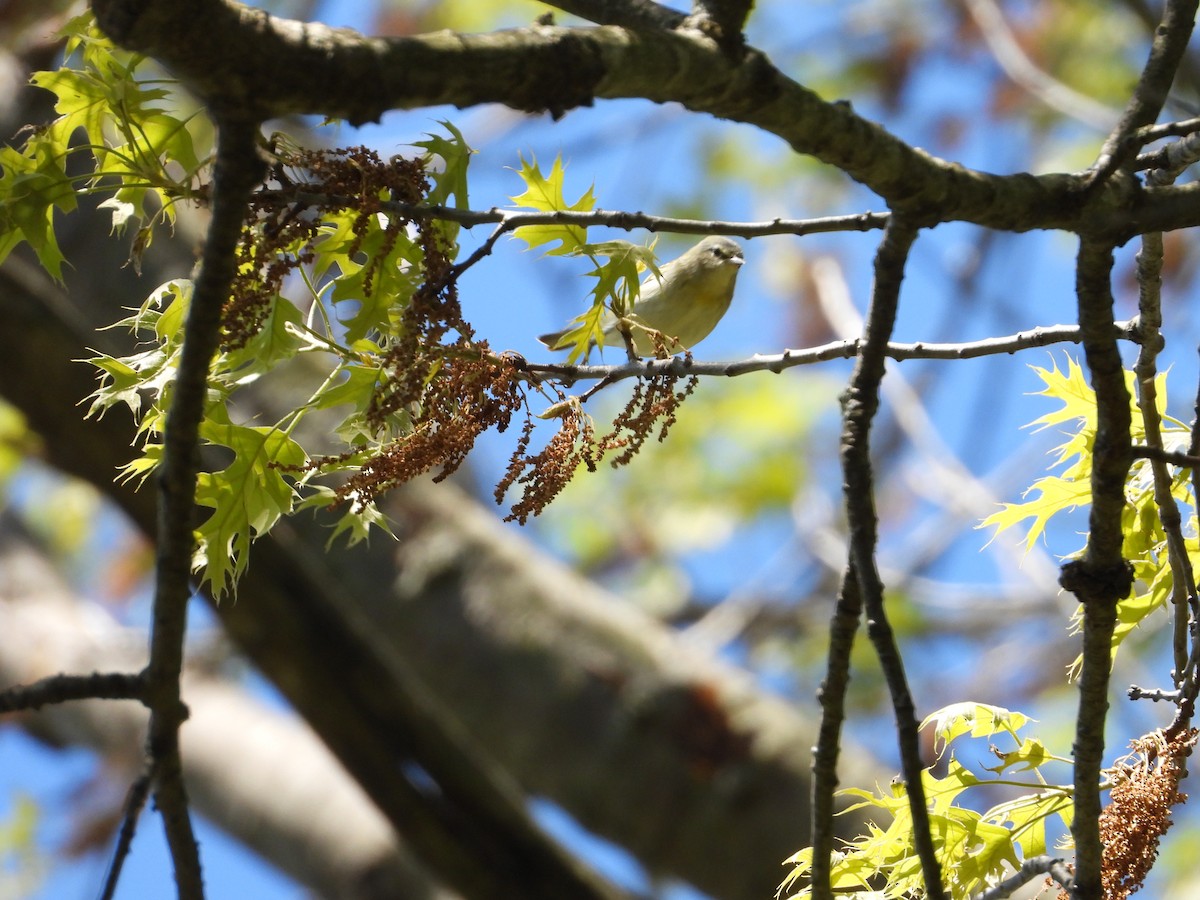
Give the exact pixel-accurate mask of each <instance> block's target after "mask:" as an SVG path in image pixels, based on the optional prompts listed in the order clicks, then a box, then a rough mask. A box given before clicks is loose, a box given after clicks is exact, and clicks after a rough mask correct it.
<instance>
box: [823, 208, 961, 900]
mask: <svg viewBox="0 0 1200 900" xmlns="http://www.w3.org/2000/svg"><path fill="white" fill-rule="evenodd" d="M916 236H917V229H916V227H915V226H913V225H912V224H910V223H908V222H907V221H906V220H904V219H903V218H901V217H899V216H897V217H893V218H892V220H891V221H890V222H888V227H887V229H886V230H885V231H884V233H883V241H882V242H881V243H880V245H879V249H878V250H877V251H876V255H875V283H874V285H873V287H872V290H871V305H870V309H869V311H868V313H867V321H866V330H865V334H864V339H863V345H862V349H861V352H860V353H859V356H858V363H857V364H856V365H855V368H854V374H853V375H852V376H851V378H850V384H849V386H848V387H847V389H846V392H845V394H843V396H842V416H843V426H842V443H841V457H842V478H843V495H844V497H845V507H846V519H847V525H848V527H849V531H850V565H851V566H852V567H853V569H854V575H855V581H856V583H857V586H858V590H859V591H860V592H861V596H862V604H863V607H864V608H865V610H866V615H867V636H868V637H869V638H870V639H871V643H872V644H874V646H875V653H876V655H877V656H878V658H879V663H880V666H881V668H882V669H883V672H884V677H885V679H886V681H887V684H888V689H889V691H890V693H891V697H892V711H893V713H894V715H895V718H896V732H897V741H898V744H899V749H900V759H901V771H902V774H903V778H904V784H905V788H906V789H907V792H908V805H909V811H910V813H911V815H912V819H913V826H912V827H913V835H912V839H913V844H914V846H915V848H916V853H917V856H918V858H919V859H920V861H921V870H922V873H923V874H924V880H925V891H926V894H927V895H928V896H929V897H931V898H933V900H941V898H942V897H944V896H945V891H944V888H943V886H942V875H941V866H940V864H939V863H938V859H937V853H936V851H935V848H934V844H933V835H932V832H931V830H930V823H929V808H928V806H927V805H926V802H925V787H924V784H923V782H922V773H923V769H924V766H923V764H922V762H921V748H920V740H919V734H918V722H917V718H916V710H915V707H914V704H913V699H912V694H911V693H910V691H909V689H908V679H907V677H906V676H905V674H904V662H903V660H902V658H901V656H900V652H899V649H898V647H897V645H896V637H895V634H894V632H893V631H892V628H891V625H890V623H889V622H888V618H887V611H886V609H885V607H884V601H883V583H882V581H881V580H880V578H879V570H878V569H877V567H876V564H875V549H876V545H877V543H878V520H877V517H876V513H875V485H874V476H873V474H872V470H871V443H870V438H871V425H872V421H873V419H874V417H875V413H876V412H877V410H878V408H879V386H880V383H881V382H882V381H883V375H884V360H885V358H886V350H887V344H888V341H889V339H890V337H891V334H892V330H893V328H894V327H895V323H896V313H897V310H898V308H899V300H900V285H901V282H902V281H903V278H904V271H905V266H906V262H907V260H908V253H909V250H910V249H911V248H912V244H913V241H914V240H916ZM819 890H820V891H821V893H820V894H819V895H818V896H820V897H822V898H826V897H829V896H830V891H831V888H830V887H829V885H828V884H823V885H821V886H820V888H819Z"/></svg>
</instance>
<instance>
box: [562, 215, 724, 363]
mask: <svg viewBox="0 0 1200 900" xmlns="http://www.w3.org/2000/svg"><path fill="white" fill-rule="evenodd" d="M744 262H745V257H744V256H743V255H742V248H741V247H740V246H739V245H738V243H737V242H736V241H733V240H731V239H729V238H727V237H723V236H720V235H712V236H710V237H706V238H705V239H704V240H702V241H701V242H700V243H698V244H696V246H694V247H692V249H691V250H688V251H687V252H686V253H684V254H683V255H682V256H680V257H678V258H677V259H675V260H672V261H671V262H669V263H667V264H666V265H664V266H663V267H662V268H661V269H660V270H659V271H660V272H661V273H662V277H661V278H658V277H655V276H654V275H651V276H650V277H649V278H647V279H646V280H645V281H643V282H642V285H641V289H640V291H639V293H638V299H637V302H636V303H634V305H633V309H632V311H631V312H630V315H629V316H627V317H626V318H627V320H628V322H629V332H630V336H631V337H632V338H633V344H634V350H635V351H636V353H637V355H638V356H654V349H655V348H654V340H653V338H652V336H651V335H650V334H649V333H648V331H647V329H651V330H653V331H657V332H661V333H662V335H663V336H664V338H665V339H666V340H665V343H666V349H667V351H668V352H671V353H674V352H678V351H680V350H683V349H689V350H690V349H691V348H692V347H694V346H696V344H698V343H699V342H700V341H702V340H704V338H706V337H708V335H709V334H710V333H711V332H712V330H713V328H715V327H716V325H717V323H718V322H719V321H721V317H722V316H724V315H725V312H726V310H728V309H729V304H730V302H731V301H732V300H733V288H734V283H735V282H736V281H737V274H738V270H739V269H740V268H741V266H742V264H743V263H744ZM573 327H576V326H572V327H568V328H566V329H564V330H562V331H556V332H553V333H552V334H543V335H542V336H540V337H539V338H538V340H539V341H541V342H542V343H543V344H545V345H546V346H547V347H549V348H550V349H551V350H562V349H565V348H567V347H570V346H573V342H569V341H566V340H564V338H565V336H566V335H567V334H568V332H570V331H571V330H572V329H573ZM600 327H601V329H602V331H603V340H602V342H601V345H602V346H604V347H609V346H615V347H624V346H625V340H624V338H622V337H621V332H620V330H619V329H618V328H617V317H616V316H615V315H613V313H612V311H611V310H605V312H604V315H603V316H602V317H601V319H600ZM672 338H674V339H675V341H674V342H673V341H672ZM676 342H677V343H676Z"/></svg>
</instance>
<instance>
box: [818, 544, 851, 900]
mask: <svg viewBox="0 0 1200 900" xmlns="http://www.w3.org/2000/svg"><path fill="white" fill-rule="evenodd" d="M855 571H856V570H855V568H854V566H853V565H848V566H847V567H846V572H845V574H844V575H843V577H842V589H841V591H839V593H838V598H837V603H836V605H835V606H834V610H833V617H832V619H831V620H830V623H829V653H828V656H827V661H826V664H825V677H824V678H823V679H822V680H821V687H820V688H819V689H818V690H817V700H818V701H819V702H820V704H821V727H820V731H819V732H818V735H817V745H816V748H815V749H814V750H813V766H812V768H813V791H812V795H813V800H812V816H811V818H812V822H811V824H810V826H809V828H810V830H811V832H812V873H811V885H812V890H813V895H814V896H815V897H817V898H818V900H832V897H833V893H832V887H831V882H830V878H831V875H832V865H833V850H834V841H835V839H836V837H837V833H836V830H835V829H834V827H833V822H834V813H835V812H836V806H835V802H834V795H835V792H836V791H837V786H838V756H839V755H840V753H841V744H842V724H843V723H844V722H845V719H846V692H847V690H848V689H849V687H850V654H851V652H852V651H853V649H854V638H855V636H856V635H857V634H858V626H859V621H860V620H861V619H862V605H863V604H862V595H861V593H860V592H859V588H858V576H857V575H856V574H855Z"/></svg>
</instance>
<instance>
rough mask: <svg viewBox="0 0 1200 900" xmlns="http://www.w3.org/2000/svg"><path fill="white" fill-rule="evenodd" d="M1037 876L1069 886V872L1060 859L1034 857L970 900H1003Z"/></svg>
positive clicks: (1054, 857)
mask: <svg viewBox="0 0 1200 900" xmlns="http://www.w3.org/2000/svg"><path fill="white" fill-rule="evenodd" d="M1039 875H1049V876H1050V877H1051V878H1053V879H1054V880H1055V881H1057V882H1058V883H1059V884H1060V885H1062V886H1063V887H1069V886H1070V884H1071V870H1070V869H1068V868H1067V864H1066V863H1065V862H1064V861H1063V860H1062V859H1060V858H1058V857H1056V856H1035V857H1033V858H1031V859H1027V860H1025V862H1024V863H1022V864H1021V868H1019V869H1018V870H1017V871H1016V872H1014V873H1013V874H1012V875H1010V876H1009V877H1008V878H1006V879H1004V880H1003V881H1001V882H1000V883H999V884H997V885H995V886H993V887H990V888H988V889H987V890H986V891H980V892H979V893H978V894H975V895H974V896H973V897H972V898H971V900H1005V898H1006V897H1011V896H1012V895H1013V893H1014V892H1015V891H1017V890H1018V889H1020V888H1022V887H1024V886H1025V885H1027V884H1028V883H1029V882H1031V881H1033V879H1035V878H1037V877H1038V876H1039Z"/></svg>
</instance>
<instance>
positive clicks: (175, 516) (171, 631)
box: [145, 119, 263, 900]
mask: <svg viewBox="0 0 1200 900" xmlns="http://www.w3.org/2000/svg"><path fill="white" fill-rule="evenodd" d="M257 136H258V123H257V122H254V121H248V120H241V119H238V120H233V119H224V120H221V121H220V122H219V125H218V144H217V161H216V170H215V173H214V176H213V199H212V220H211V223H210V224H209V228H208V234H207V237H206V239H205V243H204V250H203V253H202V256H201V262H200V272H199V275H198V276H197V278H196V283H195V290H194V293H193V296H192V300H191V305H190V307H189V309H188V318H187V325H186V331H185V338H184V344H183V350H182V354H181V358H180V362H179V369H178V371H177V372H176V375H175V381H174V392H173V396H172V399H171V406H170V410H169V412H168V414H167V424H166V430H165V434H164V439H163V458H162V463H161V465H160V467H159V469H158V489H159V511H158V545H157V553H156V558H155V588H154V608H153V614H152V621H151V631H150V662H149V664H148V665H147V667H146V673H145V678H146V701H147V705H148V706H149V707H150V711H151V713H150V726H149V733H148V735H147V738H146V747H147V753H148V755H149V758H150V761H151V774H152V776H153V781H154V783H155V791H154V797H155V802H156V805H157V806H158V809H159V811H160V812H161V813H162V816H163V822H164V825H165V826H166V832H167V843H168V844H169V845H170V848H171V857H172V859H173V861H174V864H175V879H176V883H177V884H178V887H179V895H180V897H181V898H189V900H190V898H200V897H203V895H204V889H203V884H202V882H201V877H200V856H199V851H198V848H197V846H196V839H195V836H194V834H193V833H192V825H191V818H190V815H189V813H188V807H187V792H186V790H185V789H184V785H183V767H182V763H181V762H180V758H179V726H180V725H181V724H182V723H183V721H184V719H185V718H187V710H186V708H185V707H184V705H183V701H182V699H181V697H180V686H179V680H180V676H181V673H182V671H183V642H184V634H185V632H186V630H187V604H188V600H189V599H190V598H191V593H192V592H191V585H190V582H191V574H192V553H193V550H194V537H193V533H192V527H193V520H194V515H195V496H196V478H197V472H198V471H199V466H200V449H199V441H200V421H201V418H202V417H203V414H204V405H205V403H206V399H207V395H208V370H209V364H210V363H211V361H212V358H213V355H214V354H215V353H216V351H217V344H218V340H219V330H220V325H221V310H222V309H223V308H224V305H225V301H226V298H228V296H229V286H230V284H231V283H232V281H233V276H234V270H235V265H236V263H235V255H234V248H235V247H236V245H237V241H238V238H239V236H240V235H241V232H242V223H243V222H244V220H245V216H246V200H247V198H248V197H249V196H250V191H251V190H252V189H253V188H254V186H255V184H257V183H258V182H259V181H260V180H261V178H262V171H263V161H262V160H261V159H259V158H258V155H257V150H256V139H257ZM218 552H223V548H221V549H219V550H218Z"/></svg>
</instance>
